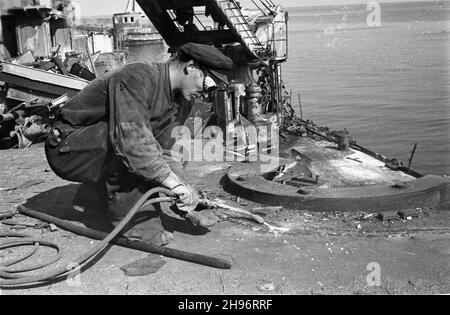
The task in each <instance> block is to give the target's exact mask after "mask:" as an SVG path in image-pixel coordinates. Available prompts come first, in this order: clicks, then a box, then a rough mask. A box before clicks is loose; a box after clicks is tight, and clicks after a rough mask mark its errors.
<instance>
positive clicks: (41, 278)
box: [0, 187, 231, 287]
mask: <svg viewBox="0 0 450 315" xmlns="http://www.w3.org/2000/svg"><path fill="white" fill-rule="evenodd" d="M158 193H163V194H165V195H167V196H174V194H173V192H172V191H170V190H168V189H164V188H160V187H158V188H154V189H151V190H149V191H148V192H146V193H145V194H144V195H143V196H142V197H141V198H140V199H139V200H138V201H137V202H136V204H135V205H134V206H133V207H132V208H131V210H130V212H128V214H127V215H126V216H125V218H124V219H123V220H122V221H121V222H120V223H119V225H117V227H116V228H115V229H114V230H113V231H112V232H111V233H110V234H106V233H104V234H103V233H101V234H102V235H106V237H105V238H104V239H103V240H102V241H101V242H100V243H99V244H97V245H96V246H94V247H93V248H92V249H91V250H89V251H88V252H86V253H85V254H83V255H81V256H80V257H78V258H76V259H74V260H73V262H72V263H70V264H69V265H68V266H67V267H64V266H62V267H59V268H56V269H54V270H53V271H50V272H46V273H44V274H41V275H37V276H24V277H23V278H20V279H13V280H0V287H14V286H23V285H34V284H36V285H37V284H43V283H45V282H49V281H52V280H55V279H56V278H59V277H63V276H67V275H69V273H70V272H74V271H75V270H76V269H79V270H81V268H82V267H83V266H85V265H86V264H87V263H88V262H89V261H90V260H91V259H92V258H93V257H95V256H96V255H97V254H98V253H100V252H101V251H102V250H103V249H104V248H105V247H106V246H108V244H109V243H110V242H112V241H113V240H114V239H115V238H116V237H117V235H119V233H120V232H121V231H122V230H123V229H124V227H125V226H126V225H127V224H128V223H129V222H130V221H131V219H132V218H133V217H134V215H135V214H136V212H137V211H138V210H139V209H140V208H141V207H142V205H143V204H144V203H147V204H148V203H152V204H154V203H159V202H173V201H174V199H173V198H170V197H165V198H154V199H151V200H148V198H150V197H151V196H153V195H155V194H158ZM147 200H148V201H147ZM29 210H30V209H28V211H27V209H26V208H25V207H23V206H21V207H19V213H23V214H25V215H26V214H27V212H28V213H30V211H29ZM42 215H43V214H42ZM47 218H48V219H49V218H52V217H50V216H47ZM53 219H55V220H53V221H55V222H56V221H57V220H58V219H56V218H53ZM49 221H50V220H49ZM61 221H63V220H61ZM50 222H51V221H50ZM66 223H67V222H66ZM81 230H84V232H86V231H88V230H89V229H86V228H81ZM97 236H98V234H97ZM95 238H97V237H95ZM29 241H31V240H29ZM124 241H125V242H126V243H127V245H128V246H126V247H130V248H135V249H140V250H144V251H148V252H152V253H155V254H161V255H164V256H167V257H173V258H178V259H183V260H186V261H191V262H197V263H202V261H203V262H204V264H206V265H211V266H213V267H217V268H222V269H230V268H231V264H230V263H229V262H228V261H225V260H223V259H218V258H214V257H207V256H203V255H197V254H192V253H187V252H182V251H178V250H174V249H170V248H164V247H157V246H150V245H149V244H146V243H144V242H133V243H134V246H132V245H133V243H129V242H128V240H126V239H121V243H122V244H123V245H125V244H124ZM34 243H36V242H34ZM37 243H39V241H38V242H37ZM42 243H43V244H44V243H45V242H42ZM28 245H29V244H28ZM52 245H53V244H52ZM0 276H3V275H2V273H0Z"/></svg>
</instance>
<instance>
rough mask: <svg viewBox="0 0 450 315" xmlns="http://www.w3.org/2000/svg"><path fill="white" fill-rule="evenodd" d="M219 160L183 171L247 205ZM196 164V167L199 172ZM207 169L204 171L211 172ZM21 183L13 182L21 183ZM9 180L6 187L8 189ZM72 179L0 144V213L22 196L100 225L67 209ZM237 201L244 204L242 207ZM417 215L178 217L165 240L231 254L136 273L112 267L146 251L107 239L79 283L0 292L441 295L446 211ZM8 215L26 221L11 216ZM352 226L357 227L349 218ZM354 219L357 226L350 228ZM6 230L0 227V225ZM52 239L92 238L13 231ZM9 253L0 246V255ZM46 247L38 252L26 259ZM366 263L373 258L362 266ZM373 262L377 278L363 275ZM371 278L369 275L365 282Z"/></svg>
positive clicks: (38, 157) (445, 277)
mask: <svg viewBox="0 0 450 315" xmlns="http://www.w3.org/2000/svg"><path fill="white" fill-rule="evenodd" d="M226 167H227V165H211V164H209V165H202V167H201V168H200V165H188V167H187V169H186V171H187V173H188V174H189V175H190V179H191V180H192V181H194V182H195V183H197V185H198V186H199V188H201V189H203V190H204V191H206V192H207V193H208V195H209V196H211V197H220V198H221V199H225V200H227V201H229V202H230V204H231V205H238V202H239V203H240V204H241V206H242V204H244V205H245V207H246V208H247V209H251V208H252V207H255V206H257V205H256V204H255V203H252V202H249V201H245V200H236V197H233V196H230V195H228V194H226V193H224V192H223V191H222V190H221V189H220V185H219V180H220V178H221V177H222V176H223V175H224V174H225V170H223V169H222V168H225V169H226ZM199 170H201V172H199ZM211 172H212V173H211ZM21 185H22V186H21ZM11 188H16V189H11ZM78 189H80V186H79V185H78V184H73V183H69V182H66V181H63V180H61V179H59V178H57V177H56V175H54V174H53V173H52V172H51V171H50V168H49V166H48V164H47V162H46V160H45V156H44V152H43V148H42V147H41V146H33V147H32V148H30V149H28V150H20V151H19V150H9V151H0V212H2V211H8V210H12V209H14V207H15V206H16V205H18V204H27V205H29V206H30V207H33V208H34V209H35V210H42V211H45V212H49V213H52V214H54V215H57V216H58V217H60V218H63V219H69V220H72V221H75V222H83V224H85V225H87V226H90V227H96V228H99V229H104V230H107V229H108V228H109V227H108V224H107V223H106V222H105V221H104V220H103V217H102V213H101V211H100V209H99V211H98V212H94V213H84V214H83V213H82V211H84V210H83V209H82V208H80V207H75V209H74V207H73V204H72V202H73V200H74V199H76V195H77V190H78ZM242 207H244V206H242ZM417 212H418V213H419V214H420V217H419V218H418V219H414V220H412V221H396V222H392V223H386V222H381V221H379V220H377V219H375V218H368V219H366V220H359V218H358V216H359V215H364V214H359V215H358V216H355V213H351V214H350V213H314V214H312V213H308V212H305V211H301V209H291V210H289V209H284V210H283V211H282V212H281V213H277V214H271V215H269V217H268V218H267V220H268V221H269V222H273V223H274V224H278V225H280V226H285V227H289V228H290V229H291V231H290V232H289V233H285V234H274V233H271V232H270V231H268V230H267V229H266V228H264V227H262V226H258V225H256V224H254V223H252V222H248V221H244V220H237V219H231V218H230V219H229V220H227V221H224V222H221V223H219V224H218V225H216V226H215V227H213V228H212V229H211V231H210V232H208V233H206V234H204V233H199V232H198V231H195V230H193V229H189V228H186V226H185V225H183V223H181V221H180V229H179V231H176V232H175V238H176V240H175V242H173V243H172V244H171V245H170V247H173V248H178V249H182V250H185V251H192V252H195V253H201V254H206V255H211V256H216V257H223V258H227V259H229V260H231V261H232V262H233V268H232V269H231V270H219V269H213V268H210V267H204V266H200V265H195V264H191V263H186V262H182V261H177V260H174V259H169V258H163V259H164V260H165V261H167V264H165V265H164V266H163V267H162V268H161V269H160V270H159V271H158V272H157V273H155V274H152V275H149V276H146V277H139V278H130V277H127V276H125V275H124V274H123V272H122V271H121V270H120V267H121V266H123V265H126V264H128V263H130V262H133V261H135V260H137V259H140V258H143V257H146V256H147V254H146V253H141V252H138V251H133V250H129V249H124V248H120V247H116V246H113V247H111V248H109V250H107V251H106V252H104V253H103V254H102V255H101V256H100V257H99V258H98V259H96V260H95V263H93V264H91V265H90V268H88V269H87V270H86V271H85V272H84V273H82V274H81V278H80V281H79V282H77V281H69V282H67V281H62V282H59V283H54V284H51V285H48V286H44V287H37V288H24V289H20V290H5V289H3V290H1V291H0V293H1V294H3V295H9V294H42V295H48V294H123V295H125V294H183V295H190V294H193V295H196V294H232V295H234V294H239V295H240V294H443V293H450V242H449V239H450V218H449V217H450V216H449V213H450V212H449V211H447V210H446V209H417ZM16 219H18V220H26V221H27V222H36V220H34V219H29V218H24V217H20V216H19V217H17V218H16ZM358 225H359V226H358ZM359 227H360V228H359ZM5 231H10V228H9V227H7V226H5V225H0V233H1V232H5ZM19 232H22V233H27V234H31V235H36V236H39V237H41V238H43V239H46V240H51V241H54V242H56V243H57V244H59V245H60V246H61V247H62V248H63V249H64V257H65V258H64V260H63V261H61V262H60V264H62V263H67V262H69V261H70V259H71V258H74V257H76V256H78V255H80V254H81V253H83V252H85V251H87V250H88V249H89V248H90V247H92V246H93V245H94V244H96V243H97V241H92V240H90V239H87V238H84V237H79V236H76V235H73V234H71V233H69V232H65V231H62V230H58V231H56V232H53V233H51V232H48V231H45V232H44V231H41V230H34V229H26V230H23V231H19ZM14 253H15V252H14V251H13V252H8V251H0V262H1V260H3V259H5V258H7V257H11V255H12V254H14ZM48 254H50V252H48V251H47V250H43V251H42V252H41V254H40V255H38V256H37V257H36V259H44V257H46V256H47V255H48ZM371 263H376V264H375V265H373V264H372V265H369V264H371ZM373 266H375V267H377V266H379V267H380V280H381V281H380V283H379V286H371V285H370V284H371V283H372V284H373V282H370V281H369V282H368V276H370V274H374V272H376V269H370V268H368V267H373ZM375 284H376V283H375Z"/></svg>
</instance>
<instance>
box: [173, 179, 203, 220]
mask: <svg viewBox="0 0 450 315" xmlns="http://www.w3.org/2000/svg"><path fill="white" fill-rule="evenodd" d="M172 191H173V192H174V193H175V194H176V195H177V196H178V197H179V198H180V199H179V200H178V201H177V207H178V209H179V210H181V211H184V212H187V213H189V212H191V211H194V210H195V208H197V206H198V202H199V197H198V194H197V192H196V191H195V189H194V188H192V187H191V186H189V185H186V184H180V185H179V186H176V187H175V188H173V189H172Z"/></svg>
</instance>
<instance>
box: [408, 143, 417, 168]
mask: <svg viewBox="0 0 450 315" xmlns="http://www.w3.org/2000/svg"><path fill="white" fill-rule="evenodd" d="M417 145H418V143H416V144H415V145H414V149H413V150H412V152H411V157H410V158H409V162H408V171H409V172H411V164H412V161H413V158H414V155H415V154H416V150H417Z"/></svg>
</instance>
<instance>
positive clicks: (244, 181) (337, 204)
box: [224, 163, 450, 212]
mask: <svg viewBox="0 0 450 315" xmlns="http://www.w3.org/2000/svg"><path fill="white" fill-rule="evenodd" d="M259 169H260V165H258V163H253V164H252V163H245V167H243V166H242V165H238V164H237V165H234V166H233V167H232V168H231V169H230V171H229V173H228V174H227V176H226V178H225V181H224V188H225V190H227V191H228V192H230V193H232V194H234V195H237V196H241V197H245V198H246V199H249V200H252V201H255V202H259V203H262V204H267V205H273V206H285V207H287V208H290V209H296V210H308V211H316V212H329V211H367V212H383V211H399V210H403V209H408V208H412V207H432V206H438V205H441V204H447V203H449V202H450V197H449V196H450V180H449V179H447V178H443V177H439V176H425V177H422V178H419V179H413V180H410V181H408V182H405V183H404V185H395V184H394V185H393V184H380V185H366V186H354V187H350V186H347V187H338V188H320V187H311V186H305V187H303V188H301V189H299V188H296V187H291V186H288V185H283V184H280V183H275V182H272V181H269V180H266V179H265V178H264V177H263V176H262V175H261V174H260V173H259V172H258V170H259Z"/></svg>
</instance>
